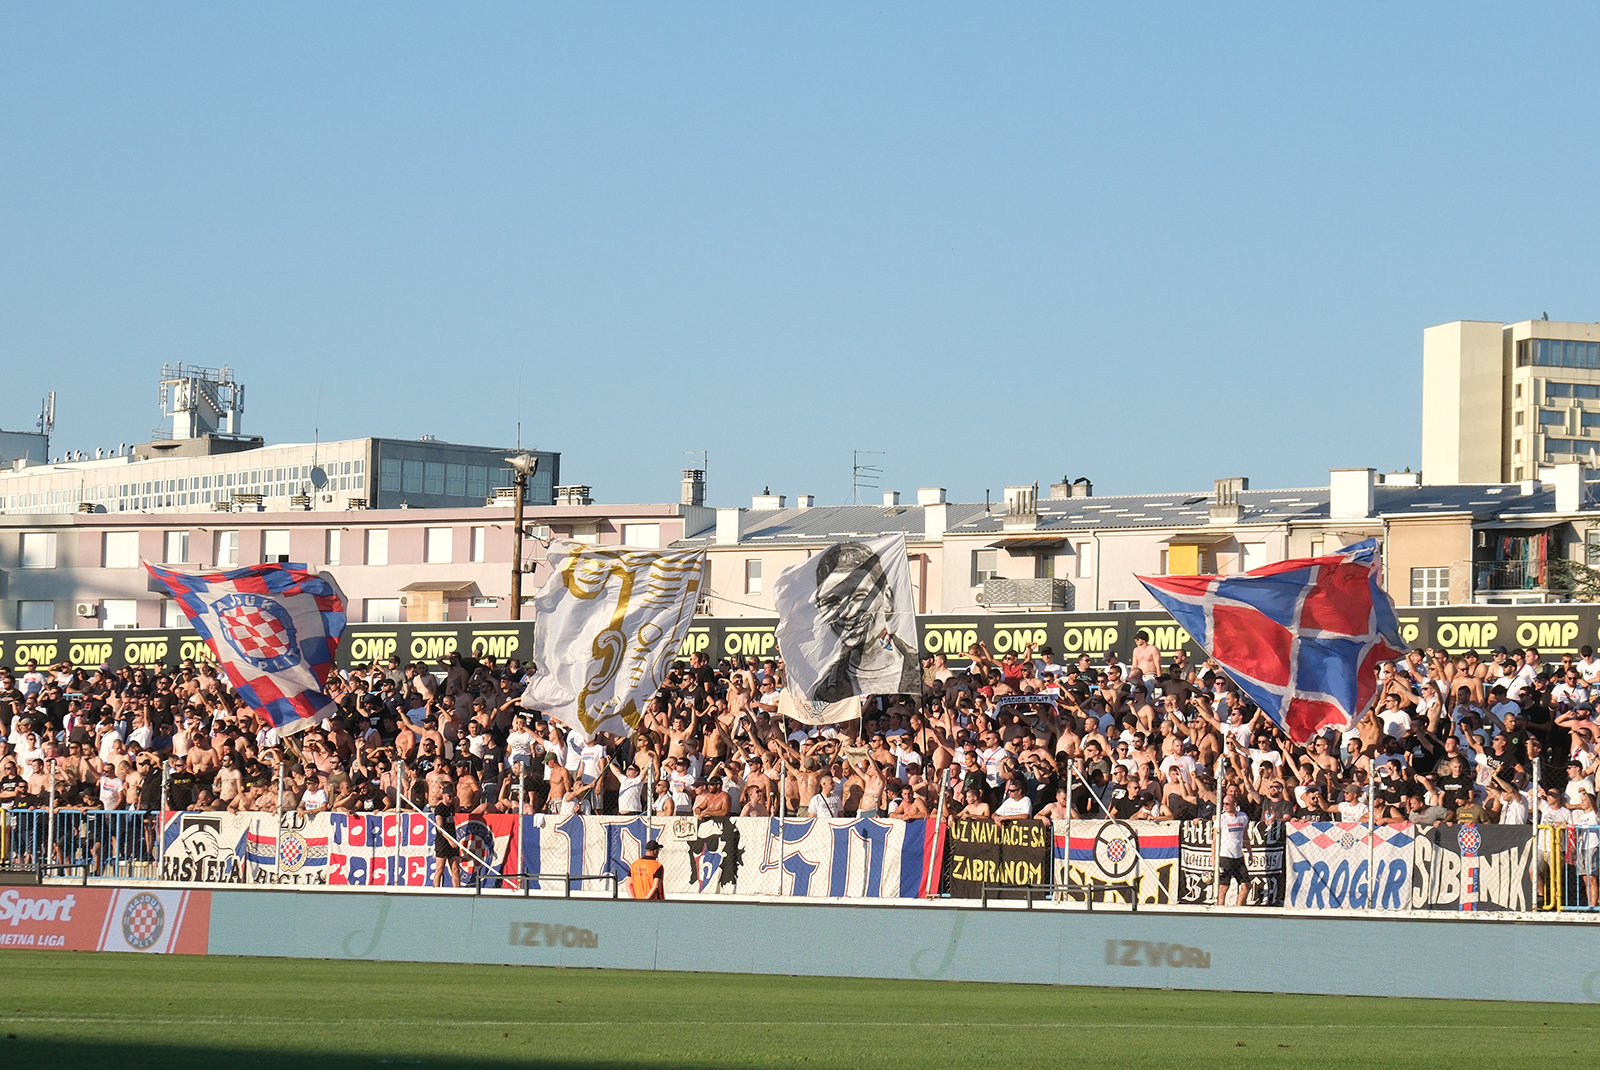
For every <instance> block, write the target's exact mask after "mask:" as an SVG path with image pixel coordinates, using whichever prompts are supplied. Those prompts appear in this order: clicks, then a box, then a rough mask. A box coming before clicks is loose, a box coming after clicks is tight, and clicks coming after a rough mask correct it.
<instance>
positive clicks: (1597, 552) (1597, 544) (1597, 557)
mask: <svg viewBox="0 0 1600 1070" xmlns="http://www.w3.org/2000/svg"><path fill="white" fill-rule="evenodd" d="M1583 563H1584V564H1586V565H1588V566H1589V567H1590V568H1600V528H1591V529H1590V530H1589V531H1588V532H1587V533H1585V534H1584V536H1583Z"/></svg>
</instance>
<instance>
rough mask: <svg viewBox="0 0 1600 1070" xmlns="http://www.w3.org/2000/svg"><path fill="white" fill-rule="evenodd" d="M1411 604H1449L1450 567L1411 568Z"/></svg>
mask: <svg viewBox="0 0 1600 1070" xmlns="http://www.w3.org/2000/svg"><path fill="white" fill-rule="evenodd" d="M1411 604H1412V605H1414V606H1447V605H1449V604H1450V568H1449V566H1445V567H1444V568H1414V569H1412V570H1411Z"/></svg>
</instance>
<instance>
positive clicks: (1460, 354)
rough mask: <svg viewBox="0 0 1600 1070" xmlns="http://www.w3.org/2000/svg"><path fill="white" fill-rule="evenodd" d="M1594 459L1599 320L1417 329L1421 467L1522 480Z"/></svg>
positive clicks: (1431, 478) (1468, 477)
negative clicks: (1545, 470) (1419, 334)
mask: <svg viewBox="0 0 1600 1070" xmlns="http://www.w3.org/2000/svg"><path fill="white" fill-rule="evenodd" d="M1573 461H1578V462H1582V463H1584V464H1586V465H1589V466H1591V467H1592V466H1594V465H1595V464H1597V463H1600V323H1560V322H1555V321H1551V320H1542V319H1541V320H1524V321H1522V322H1521V323H1490V322H1483V321H1479V320H1457V321H1455V322H1453V323H1443V324H1440V325H1439V326H1437V327H1429V328H1428V329H1427V330H1425V331H1423V332H1422V474H1423V479H1424V481H1425V482H1427V483H1429V484H1436V485H1450V484H1457V483H1520V482H1522V481H1523V480H1529V479H1537V478H1539V477H1540V470H1541V469H1542V468H1546V467H1549V466H1552V465H1557V464H1563V463H1568V462H1573Z"/></svg>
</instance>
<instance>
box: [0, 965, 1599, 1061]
mask: <svg viewBox="0 0 1600 1070" xmlns="http://www.w3.org/2000/svg"><path fill="white" fill-rule="evenodd" d="M707 939H716V936H715V934H714V933H708V934H707ZM1441 951H1442V952H1444V953H1443V954H1442V955H1441V961H1440V967H1441V968H1442V969H1462V968H1471V967H1470V962H1471V954H1470V951H1468V950H1467V949H1465V948H1462V947H1457V948H1456V949H1455V951H1454V952H1451V951H1448V949H1444V948H1442V949H1441ZM996 953H997V954H1004V951H1003V950H1002V949H996ZM1373 966H1374V968H1375V969H1382V963H1374V964H1373ZM1492 976H1493V971H1492V970H1486V971H1485V978H1486V983H1487V982H1488V979H1489V978H1492ZM0 993H3V996H0V1000H3V1003H0V1020H3V1021H0V1031H3V1035H4V1039H3V1040H0V1066H14V1067H19V1068H21V1067H32V1068H40V1070H75V1068H79V1067H101V1066H103V1067H116V1068H133V1067H146V1066H148V1067H162V1068H172V1067H204V1068H206V1070H216V1068H219V1067H222V1068H227V1070H242V1068H248V1067H258V1066H262V1067H265V1066H274V1067H286V1066H294V1067H302V1068H304V1070H344V1068H346V1067H357V1066H362V1067H378V1066H409V1065H418V1066H471V1067H476V1068H481V1070H495V1068H498V1067H511V1066H520V1067H570V1068H575V1070H597V1068H600V1067H663V1068H665V1067H730V1068H733V1067H739V1068H753V1067H818V1068H820V1067H848V1068H851V1070H872V1068H877V1067H908V1068H909V1067H915V1068H917V1070H935V1068H941V1067H961V1068H964V1070H976V1068H985V1070H986V1068H991V1067H996V1068H998V1067H1007V1068H1009V1067H1041V1068H1042V1067H1049V1068H1052V1070H1054V1068H1059V1067H1065V1066H1072V1067H1101V1066H1103V1067H1116V1068H1119V1070H1120V1068H1133V1067H1184V1068H1192V1067H1202V1066H1205V1067H1209V1066H1218V1067H1279V1066H1282V1067H1319V1068H1320V1067H1362V1068H1365V1067H1375V1066H1381V1067H1384V1068H1385V1070H1395V1068H1403V1067H1419V1068H1426V1070H1440V1068H1441V1067H1449V1068H1450V1070H1460V1068H1465V1067H1480V1066H1481V1067H1495V1068H1497V1070H1504V1068H1505V1067H1513V1066H1541V1067H1548V1066H1552V1065H1557V1064H1562V1063H1566V1062H1568V1061H1569V1060H1570V1061H1571V1062H1572V1063H1573V1064H1577V1063H1579V1062H1580V1061H1583V1062H1587V1061H1588V1060H1587V1059H1586V1058H1584V1057H1585V1056H1591V1055H1592V1054H1593V1052H1594V1051H1595V1050H1596V1049H1595V1043H1596V1041H1597V1040H1600V1008H1596V1007H1589V1006H1563V1005H1552V1004H1514V1003H1464V1002H1444V1001H1434V1000H1402V999H1366V998H1354V997H1342V996H1271V995H1251V994H1241V993H1214V992H1204V993H1202V992H1172V991H1148V990H1139V989H1095V988H1059V987H1047V986H1043V985H987V984H958V983H943V982H937V981H917V982H912V981H874V980H839V979H832V978H813V977H786V976H785V977H765V976H748V975H729V974H683V973H678V974H674V973H636V972H628V971H602V970H554V969H534V968H529V967H516V966H471V965H444V966H441V965H430V964H425V963H381V962H332V961H320V960H318V961H297V960H286V959H239V958H198V957H197V958H188V957H176V956H155V955H151V956H143V955H126V954H123V955H117V954H89V953H72V952H35V951H6V952H0ZM1574 1056H1579V1058H1578V1059H1574V1058H1573V1057H1574Z"/></svg>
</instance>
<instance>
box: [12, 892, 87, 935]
mask: <svg viewBox="0 0 1600 1070" xmlns="http://www.w3.org/2000/svg"><path fill="white" fill-rule="evenodd" d="M77 903H78V897H77V896H75V895H65V896H62V897H61V898H59V899H50V898H44V897H41V898H38V899H26V898H24V897H23V895H22V893H21V892H19V891H17V890H16V889H15V888H12V889H11V890H9V891H7V892H5V893H4V894H0V925H3V924H10V925H11V927H12V928H16V927H17V926H18V925H21V924H22V923H23V922H25V921H71V920H72V908H73V907H74V906H76V905H77Z"/></svg>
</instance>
